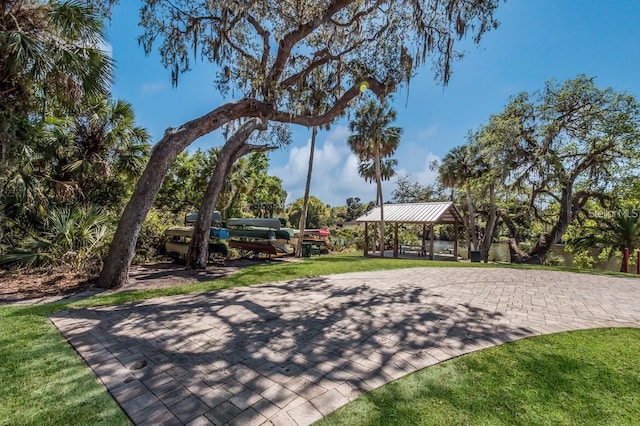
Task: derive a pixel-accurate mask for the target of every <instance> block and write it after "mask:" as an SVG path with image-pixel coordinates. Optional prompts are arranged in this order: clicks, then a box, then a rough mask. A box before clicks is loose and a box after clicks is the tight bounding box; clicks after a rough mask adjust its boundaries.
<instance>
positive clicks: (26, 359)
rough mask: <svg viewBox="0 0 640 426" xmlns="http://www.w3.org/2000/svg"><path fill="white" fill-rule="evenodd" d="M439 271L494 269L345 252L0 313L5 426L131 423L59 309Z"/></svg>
mask: <svg viewBox="0 0 640 426" xmlns="http://www.w3.org/2000/svg"><path fill="white" fill-rule="evenodd" d="M434 266H437V267H495V266H496V265H483V264H478V263H458V262H450V261H426V260H424V259H420V260H416V259H391V258H385V259H380V258H363V257H361V256H359V255H358V254H346V255H345V254H342V255H332V256H322V257H314V258H310V259H305V260H304V262H272V263H260V264H257V265H255V266H251V267H248V268H245V269H243V270H241V271H240V272H239V273H236V274H233V275H230V276H228V277H225V278H222V279H218V280H214V281H209V282H202V283H194V284H186V285H182V286H179V287H172V288H162V289H153V290H138V291H125V292H118V293H111V294H105V295H99V296H95V297H91V298H88V299H83V300H76V301H66V302H56V303H50V304H45V305H34V306H5V307H0V384H1V385H0V424H1V425H4V424H7V425H8V424H11V425H14V424H126V423H128V419H127V417H126V416H125V415H124V414H123V413H122V412H121V410H120V409H119V407H118V405H117V404H116V403H115V402H114V401H113V399H111V397H110V396H109V394H108V393H107V392H105V390H104V388H103V387H102V386H101V385H100V384H99V382H98V381H97V380H96V379H95V378H94V377H93V375H92V373H91V372H90V370H89V369H88V368H86V366H85V364H84V363H83V361H82V360H81V359H80V358H79V357H78V356H77V355H76V353H75V351H74V350H73V349H72V348H71V347H70V346H69V345H68V344H67V343H66V341H65V340H64V338H63V337H62V336H61V335H60V334H59V332H58V331H57V329H55V327H53V325H52V324H51V322H50V321H49V319H48V315H50V314H52V313H54V312H56V311H60V310H64V309H69V308H79V307H91V306H99V305H107V304H119V303H125V302H132V301H138V300H143V299H148V298H152V297H158V296H171V295H179V294H187V293H196V292H205V291H216V290H221V289H225V288H232V287H239V286H247V285H253V284H260V283H267V282H276V281H287V280H291V279H296V278H304V277H311V276H318V275H329V274H338V273H345V272H362V271H374V270H384V269H399V268H410V267H434ZM510 267H511V266H510ZM519 268H527V269H529V268H532V267H530V266H519ZM533 268H534V269H537V268H536V267H533ZM545 269H551V268H545ZM552 269H554V270H564V269H562V268H552ZM614 275H615V274H614ZM624 276H626V277H628V276H629V275H624ZM474 423H475V422H474Z"/></svg>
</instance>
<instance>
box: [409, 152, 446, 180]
mask: <svg viewBox="0 0 640 426" xmlns="http://www.w3.org/2000/svg"><path fill="white" fill-rule="evenodd" d="M434 161H437V162H438V163H440V157H438V156H437V155H435V154H434V153H432V152H429V153H428V154H427V158H426V159H425V161H424V167H423V169H422V170H419V171H417V172H415V173H413V176H414V180H415V181H417V182H418V183H420V184H421V185H430V184H432V183H435V182H436V181H437V180H438V170H437V169H436V170H431V164H432V163H433V162H434Z"/></svg>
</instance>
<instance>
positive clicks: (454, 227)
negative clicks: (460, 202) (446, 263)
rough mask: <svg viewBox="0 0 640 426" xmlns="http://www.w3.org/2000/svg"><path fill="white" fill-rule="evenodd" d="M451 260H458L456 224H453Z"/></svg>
mask: <svg viewBox="0 0 640 426" xmlns="http://www.w3.org/2000/svg"><path fill="white" fill-rule="evenodd" d="M453 260H458V222H455V223H454V224H453Z"/></svg>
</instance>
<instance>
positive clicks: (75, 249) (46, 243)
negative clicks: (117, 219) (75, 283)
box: [0, 206, 111, 270]
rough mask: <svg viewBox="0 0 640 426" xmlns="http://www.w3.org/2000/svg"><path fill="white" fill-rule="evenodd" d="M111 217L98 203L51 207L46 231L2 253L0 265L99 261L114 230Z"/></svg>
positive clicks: (80, 264) (89, 263)
mask: <svg viewBox="0 0 640 426" xmlns="http://www.w3.org/2000/svg"><path fill="white" fill-rule="evenodd" d="M109 222H110V218H109V216H108V214H107V213H105V212H104V210H102V209H100V208H97V207H95V206H83V207H65V208H56V209H53V210H51V211H50V212H49V213H48V214H47V216H46V219H45V222H44V232H43V233H42V234H40V235H37V236H30V237H27V238H25V239H24V240H22V241H21V242H20V244H18V245H17V246H15V247H10V248H8V249H7V250H6V251H5V253H4V254H3V255H2V256H1V257H0V267H4V268H12V267H20V266H42V265H64V266H68V267H71V268H72V269H75V270H80V269H86V268H89V267H90V266H95V265H96V264H99V262H100V258H101V256H102V254H103V253H104V251H105V249H106V247H107V244H106V242H107V240H108V238H109V236H110V233H111V228H110V227H109Z"/></svg>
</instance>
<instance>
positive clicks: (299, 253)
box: [296, 126, 318, 257]
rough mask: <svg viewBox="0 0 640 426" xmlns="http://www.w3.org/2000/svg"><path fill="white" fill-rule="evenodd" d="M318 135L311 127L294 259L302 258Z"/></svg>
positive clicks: (314, 128) (316, 130)
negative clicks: (309, 147)
mask: <svg viewBox="0 0 640 426" xmlns="http://www.w3.org/2000/svg"><path fill="white" fill-rule="evenodd" d="M317 134H318V128H317V127H316V126H313V129H312V130H311V150H310V152H309V168H308V169H307V183H306V185H305V187H304V199H303V200H302V212H301V214H300V222H299V223H298V227H299V229H300V234H298V244H297V245H296V257H302V239H303V237H304V230H305V228H306V227H307V209H308V207H309V191H310V189H311V172H312V170H313V155H314V152H315V149H316V135H317Z"/></svg>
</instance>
